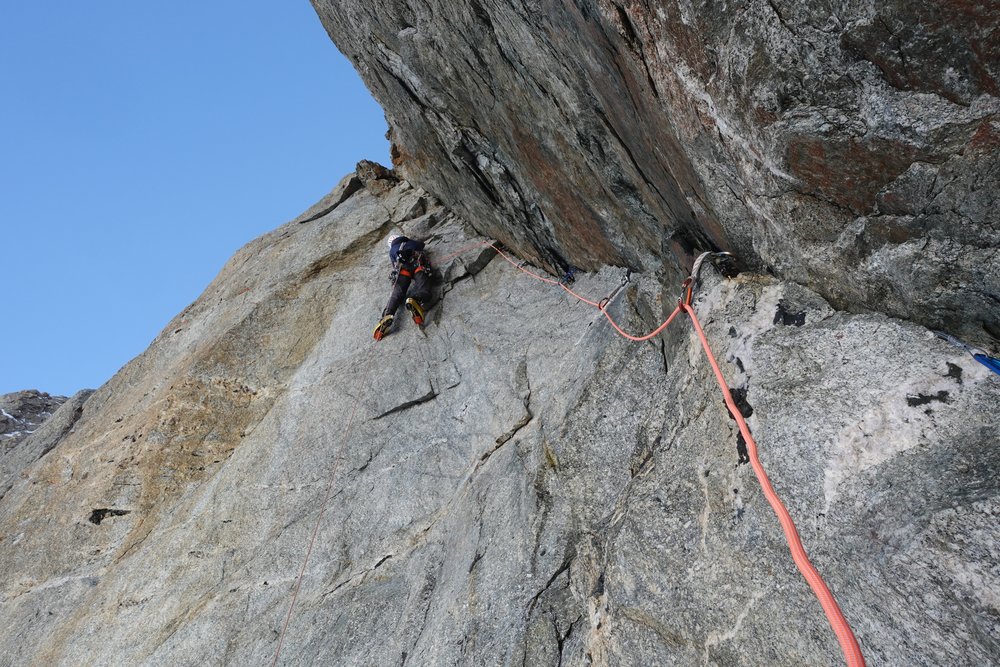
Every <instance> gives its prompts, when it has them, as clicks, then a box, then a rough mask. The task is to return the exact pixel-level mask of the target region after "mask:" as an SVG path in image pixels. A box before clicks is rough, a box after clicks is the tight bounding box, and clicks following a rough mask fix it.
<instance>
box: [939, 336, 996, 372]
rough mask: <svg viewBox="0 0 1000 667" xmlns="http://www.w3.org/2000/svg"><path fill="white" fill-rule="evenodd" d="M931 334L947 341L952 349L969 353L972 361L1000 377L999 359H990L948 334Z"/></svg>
mask: <svg viewBox="0 0 1000 667" xmlns="http://www.w3.org/2000/svg"><path fill="white" fill-rule="evenodd" d="M933 333H934V335H935V336H937V337H938V338H940V339H941V340H944V341H947V342H948V343H950V344H951V345H953V346H954V347H957V348H958V349H960V350H965V351H966V352H968V353H969V355H971V356H972V358H973V359H975V360H976V361H978V362H979V363H981V364H982V365H983V366H986V368H988V369H990V370H991V371H993V372H994V373H996V374H997V375H1000V359H998V358H996V357H991V356H990V355H988V354H986V352H985V351H983V350H980V349H979V348H978V347H972V346H971V345H968V344H966V343H963V342H962V341H960V340H959V339H957V338H955V337H954V336H952V335H950V334H946V333H945V332H943V331H933Z"/></svg>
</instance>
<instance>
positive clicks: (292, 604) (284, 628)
mask: <svg viewBox="0 0 1000 667" xmlns="http://www.w3.org/2000/svg"><path fill="white" fill-rule="evenodd" d="M371 350H372V348H369V350H368V353H367V356H370V355H371ZM367 356H366V358H365V361H364V362H363V365H365V366H367V365H368V363H367ZM357 412H358V402H357V401H355V402H354V407H353V408H351V415H350V417H348V418H347V426H346V427H345V428H344V437H343V439H342V440H341V441H340V447H339V449H338V450H337V458H336V459H335V460H334V464H333V470H331V471H330V480H329V483H328V484H327V486H326V494H325V495H324V496H323V502H322V503H321V504H320V509H319V514H318V515H317V516H316V525H314V526H313V530H312V536H311V537H310V538H309V546H308V547H307V548H306V552H305V556H304V557H303V558H302V567H300V568H299V575H298V577H296V579H295V588H294V589H293V591H292V600H291V602H289V603H288V614H286V615H285V623H284V625H282V626H281V634H280V635H279V636H278V647H277V648H276V649H275V651H274V661H273V662H272V663H271V665H272V667H275V666H276V665H277V664H278V658H280V657H281V647H282V646H283V645H284V643H285V633H286V632H288V624H289V622H290V621H291V620H292V612H293V611H294V610H295V600H296V599H297V598H298V597H299V589H301V588H302V578H303V577H304V576H305V573H306V565H308V564H309V557H310V556H311V555H312V550H313V545H315V544H316V535H317V534H318V533H319V526H320V523H321V522H322V521H323V514H325V513H326V505H327V503H329V502H330V494H331V493H332V492H333V482H334V480H336V479H337V471H338V470H339V469H340V463H341V461H343V460H344V448H345V447H346V446H347V440H348V438H350V436H351V427H352V426H353V425H354V415H355V414H357Z"/></svg>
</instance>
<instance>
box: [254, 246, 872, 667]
mask: <svg viewBox="0 0 1000 667" xmlns="http://www.w3.org/2000/svg"><path fill="white" fill-rule="evenodd" d="M487 246H488V247H491V248H493V250H495V251H496V252H497V253H498V254H499V255H500V257H502V258H503V259H504V260H506V261H507V262H508V263H509V264H510V265H511V266H513V267H514V268H516V269H517V270H518V271H521V272H522V273H525V274H527V275H529V276H531V277H532V278H535V279H536V280H540V281H542V282H544V283H547V284H549V285H555V286H558V287H559V288H561V289H562V290H564V291H565V292H567V293H568V294H570V295H571V296H573V297H574V298H576V299H577V300H579V301H581V302H583V303H585V304H587V305H589V306H592V307H594V308H596V309H597V310H599V311H600V312H601V313H603V314H604V317H605V318H607V320H608V322H610V323H611V326H612V327H613V328H614V329H615V331H616V332H618V334H619V335H621V336H622V337H624V338H626V339H628V340H631V341H636V342H641V341H646V340H650V339H651V338H653V337H655V336H657V335H659V334H660V333H661V332H663V330H664V329H666V328H667V327H668V326H670V323H671V322H673V320H674V318H675V317H677V314H678V313H680V312H681V311H684V312H685V313H687V314H688V316H689V317H690V318H691V323H692V324H693V325H694V329H695V332H696V333H697V334H698V338H699V339H700V341H701V346H702V348H703V349H704V350H705V356H706V357H707V358H708V362H709V364H710V365H711V367H712V371H713V373H714V374H715V379H716V381H717V382H718V384H719V388H720V390H721V391H722V397H723V399H724V400H725V403H726V406H727V407H728V408H729V412H730V414H732V416H733V418H734V419H735V420H736V423H737V425H738V427H739V430H740V433H742V434H743V438H744V440H745V441H746V443H747V454H748V455H749V458H750V466H751V468H753V471H754V474H755V475H756V476H757V480H758V482H759V483H760V486H761V489H762V490H763V492H764V496H765V498H767V502H768V503H769V504H770V505H771V509H772V510H773V511H774V513H775V514H776V515H777V517H778V521H779V522H780V523H781V528H782V531H783V532H784V534H785V540H786V541H787V543H788V548H789V550H790V551H791V553H792V560H793V561H794V562H795V565H796V567H798V569H799V572H801V573H802V576H803V577H804V578H805V580H806V582H807V583H808V584H809V587H810V588H811V589H812V591H813V593H814V594H815V595H816V598H817V599H818V600H819V603H820V605H821V606H822V607H823V611H824V613H825V614H826V617H827V620H828V621H829V623H830V626H831V627H832V628H833V631H834V633H835V634H836V636H837V641H838V642H839V643H840V648H841V650H842V651H843V653H844V658H845V659H846V661H847V665H848V667H865V659H864V656H863V655H862V654H861V648H860V646H859V645H858V641H857V639H856V638H855V636H854V632H853V631H852V630H851V627H850V624H849V623H848V622H847V619H846V618H845V617H844V614H843V612H841V610H840V606H839V605H838V604H837V601H836V599H834V597H833V594H832V593H831V592H830V589H829V588H828V587H827V585H826V583H825V582H824V581H823V578H822V576H820V573H819V571H818V570H817V569H816V568H815V566H813V564H812V563H811V562H810V560H809V556H808V555H807V554H806V551H805V548H804V547H803V546H802V540H801V539H800V538H799V534H798V530H797V529H796V527H795V523H794V521H793V520H792V517H791V515H790V514H789V513H788V510H787V509H786V508H785V506H784V504H783V503H782V502H781V499H780V498H779V497H778V494H777V493H776V492H775V490H774V487H773V486H772V485H771V481H770V479H768V476H767V473H766V472H765V470H764V467H763V465H761V462H760V458H759V456H758V453H757V442H756V441H755V440H754V439H753V436H752V435H751V434H750V428H749V427H748V426H747V423H746V420H745V419H744V418H743V415H742V414H741V413H740V411H739V408H737V407H736V403H735V402H734V401H733V397H732V394H731V393H730V391H729V385H728V384H727V383H726V379H725V377H724V376H723V375H722V371H721V369H720V368H719V364H718V362H717V361H716V359H715V355H714V354H713V353H712V350H711V348H710V346H709V344H708V338H707V336H706V335H705V332H704V330H703V329H702V328H701V323H700V322H699V321H698V317H697V316H696V315H695V312H694V309H693V308H692V307H691V298H692V294H693V291H694V286H695V282H696V280H697V273H698V268H699V267H700V265H701V261H702V259H704V257H706V256H707V255H708V254H709V253H705V254H703V255H702V256H701V257H699V258H698V260H697V261H696V262H695V268H694V270H693V271H692V275H691V277H689V278H688V279H687V280H685V281H684V285H683V288H684V291H683V295H682V298H681V299H679V300H678V304H677V307H676V308H675V309H674V310H673V312H672V313H670V316H669V317H667V319H666V320H664V321H663V323H662V324H660V325H659V326H658V327H656V328H655V329H654V330H653V331H651V332H650V333H648V334H645V335H641V336H636V335H632V334H630V333H628V332H627V331H625V330H624V329H622V327H621V326H619V325H618V323H617V322H615V320H614V319H613V318H612V317H611V315H610V314H609V313H608V311H607V305H608V302H609V300H610V298H611V297H608V298H606V299H604V300H603V301H600V302H596V301H592V300H590V299H587V298H585V297H583V296H581V295H579V294H577V293H576V292H574V291H573V290H572V289H570V288H569V286H568V285H567V284H566V283H565V282H564V281H559V280H554V279H552V278H547V277H545V276H542V275H540V274H538V273H535V272H533V271H529V270H527V269H525V268H524V264H523V263H519V262H517V261H515V260H514V259H513V258H511V257H510V256H509V255H508V254H507V253H505V252H504V251H502V250H501V249H500V248H498V247H497V246H496V244H495V243H494V242H493V241H479V242H476V243H474V244H470V245H468V246H465V247H463V248H461V249H459V250H458V251H456V252H453V253H451V254H450V255H447V256H445V257H444V258H442V259H441V260H439V261H440V262H441V263H446V262H448V261H450V260H452V259H454V258H455V257H457V256H459V255H461V254H463V253H466V252H468V251H470V250H473V249H475V248H481V247H487ZM356 411H357V403H355V406H354V409H353V410H352V412H351V416H350V419H349V420H348V424H347V427H346V429H345V433H344V438H343V441H342V442H341V445H340V451H339V452H338V455H337V460H336V463H335V465H334V469H333V471H332V473H331V475H330V481H329V484H328V486H327V489H326V495H325V496H324V498H323V503H322V508H321V510H320V513H319V516H318V517H317V519H316V525H315V526H314V528H313V532H312V537H311V538H310V540H309V546H308V548H307V549H306V553H305V557H304V559H303V561H302V567H301V569H300V570H299V575H298V577H297V580H296V584H295V589H294V592H293V594H292V600H291V603H290V604H289V607H288V614H287V616H286V617H285V623H284V626H283V627H282V629H281V635H280V637H279V640H278V647H277V650H276V651H275V653H274V662H273V665H277V664H278V658H279V657H280V655H281V647H282V645H283V643H284V640H285V633H286V632H287V630H288V624H289V621H290V620H291V618H292V612H293V611H294V609H295V600H296V598H297V597H298V594H299V589H300V588H301V586H302V579H303V576H304V575H305V570H306V565H307V564H308V562H309V556H310V554H311V553H312V548H313V544H314V543H315V541H316V535H317V533H318V532H319V526H320V522H321V520H322V518H323V513H324V512H325V511H326V504H327V503H328V502H329V499H330V494H331V492H332V490H333V482H334V480H335V478H336V474H337V470H338V468H339V466H340V461H341V460H342V458H343V450H344V447H345V446H346V444H347V440H348V437H349V436H350V432H351V425H352V424H353V421H354V414H355V412H356Z"/></svg>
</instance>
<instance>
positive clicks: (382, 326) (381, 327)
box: [372, 315, 392, 340]
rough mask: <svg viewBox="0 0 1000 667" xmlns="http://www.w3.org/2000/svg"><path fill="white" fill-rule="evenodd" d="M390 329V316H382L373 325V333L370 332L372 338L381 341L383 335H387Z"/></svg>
mask: <svg viewBox="0 0 1000 667" xmlns="http://www.w3.org/2000/svg"><path fill="white" fill-rule="evenodd" d="M391 328H392V315H383V316H382V319H380V320H379V321H378V324H376V325H375V331H373V332H372V338H374V339H375V340H382V339H383V338H385V335H386V334H387V333H389V329H391Z"/></svg>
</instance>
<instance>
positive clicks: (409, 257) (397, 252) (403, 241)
mask: <svg viewBox="0 0 1000 667" xmlns="http://www.w3.org/2000/svg"><path fill="white" fill-rule="evenodd" d="M423 249H424V242H423V241H416V240H414V239H410V238H407V237H405V236H400V237H399V238H397V239H396V240H394V241H393V242H392V245H391V246H389V261H391V262H392V265H393V266H396V263H397V262H399V261H400V260H402V262H403V263H404V264H413V263H414V262H415V261H416V253H418V252H420V251H421V250H423Z"/></svg>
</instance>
